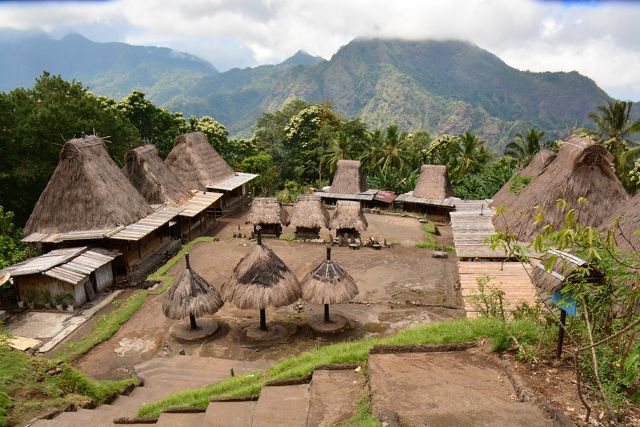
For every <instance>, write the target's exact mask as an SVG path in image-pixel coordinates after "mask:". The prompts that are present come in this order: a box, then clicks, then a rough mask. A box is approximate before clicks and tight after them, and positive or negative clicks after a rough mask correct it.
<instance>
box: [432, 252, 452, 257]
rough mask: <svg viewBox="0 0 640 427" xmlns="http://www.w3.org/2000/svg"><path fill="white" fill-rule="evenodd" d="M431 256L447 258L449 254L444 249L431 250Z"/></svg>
mask: <svg viewBox="0 0 640 427" xmlns="http://www.w3.org/2000/svg"><path fill="white" fill-rule="evenodd" d="M431 258H449V254H448V253H446V252H444V251H433V254H431Z"/></svg>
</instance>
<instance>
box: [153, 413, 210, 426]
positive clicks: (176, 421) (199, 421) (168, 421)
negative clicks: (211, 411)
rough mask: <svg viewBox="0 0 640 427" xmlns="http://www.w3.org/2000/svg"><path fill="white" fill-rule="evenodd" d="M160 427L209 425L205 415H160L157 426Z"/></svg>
mask: <svg viewBox="0 0 640 427" xmlns="http://www.w3.org/2000/svg"><path fill="white" fill-rule="evenodd" d="M155 425H156V426H158V427H204V426H208V425H209V424H207V423H206V421H205V413H204V412H200V413H195V414H167V413H163V414H160V417H159V418H158V422H157V423H156V424H155Z"/></svg>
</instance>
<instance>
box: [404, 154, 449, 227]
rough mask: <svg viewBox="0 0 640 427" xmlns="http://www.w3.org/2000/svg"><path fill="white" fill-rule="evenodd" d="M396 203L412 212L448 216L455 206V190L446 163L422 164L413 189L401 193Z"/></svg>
mask: <svg viewBox="0 0 640 427" xmlns="http://www.w3.org/2000/svg"><path fill="white" fill-rule="evenodd" d="M395 201H396V203H402V209H403V210H407V211H411V212H423V213H428V214H433V215H440V216H445V217H446V216H447V214H448V213H449V212H450V211H451V210H453V208H454V207H455V199H454V196H453V190H452V188H451V183H450V181H449V175H448V174H447V167H446V166H444V165H422V167H421V168H420V176H419V177H418V181H417V182H416V187H415V189H414V190H413V191H409V192H408V193H404V194H401V195H399V196H398V197H397V198H396V200H395Z"/></svg>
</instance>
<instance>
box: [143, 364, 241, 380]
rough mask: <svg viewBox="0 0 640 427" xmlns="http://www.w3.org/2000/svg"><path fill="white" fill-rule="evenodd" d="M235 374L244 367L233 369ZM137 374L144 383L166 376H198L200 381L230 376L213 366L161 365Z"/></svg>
mask: <svg viewBox="0 0 640 427" xmlns="http://www.w3.org/2000/svg"><path fill="white" fill-rule="evenodd" d="M234 372H235V373H236V374H242V373H244V372H247V370H246V369H242V368H238V369H234ZM138 376H139V377H140V378H142V379H144V381H145V383H150V382H152V381H154V380H155V379H156V378H163V377H166V376H174V377H175V376H180V377H184V378H199V379H201V380H202V381H204V380H206V379H208V380H209V381H220V380H223V379H227V378H230V377H231V372H230V370H228V369H225V368H222V369H221V368H215V367H194V368H190V367H174V366H161V367H157V368H153V369H149V370H148V371H145V372H143V373H139V374H138Z"/></svg>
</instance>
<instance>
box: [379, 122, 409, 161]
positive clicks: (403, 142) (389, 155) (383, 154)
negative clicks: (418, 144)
mask: <svg viewBox="0 0 640 427" xmlns="http://www.w3.org/2000/svg"><path fill="white" fill-rule="evenodd" d="M410 161H411V153H409V150H408V144H407V139H406V138H405V137H404V136H403V135H400V133H399V131H398V126H396V125H391V126H389V127H387V132H386V135H385V138H384V141H383V144H382V150H380V152H379V158H378V160H377V162H376V163H375V165H376V166H377V167H379V168H380V169H381V170H382V171H387V169H389V168H394V169H396V170H401V169H404V167H405V165H407V164H408V163H410Z"/></svg>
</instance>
